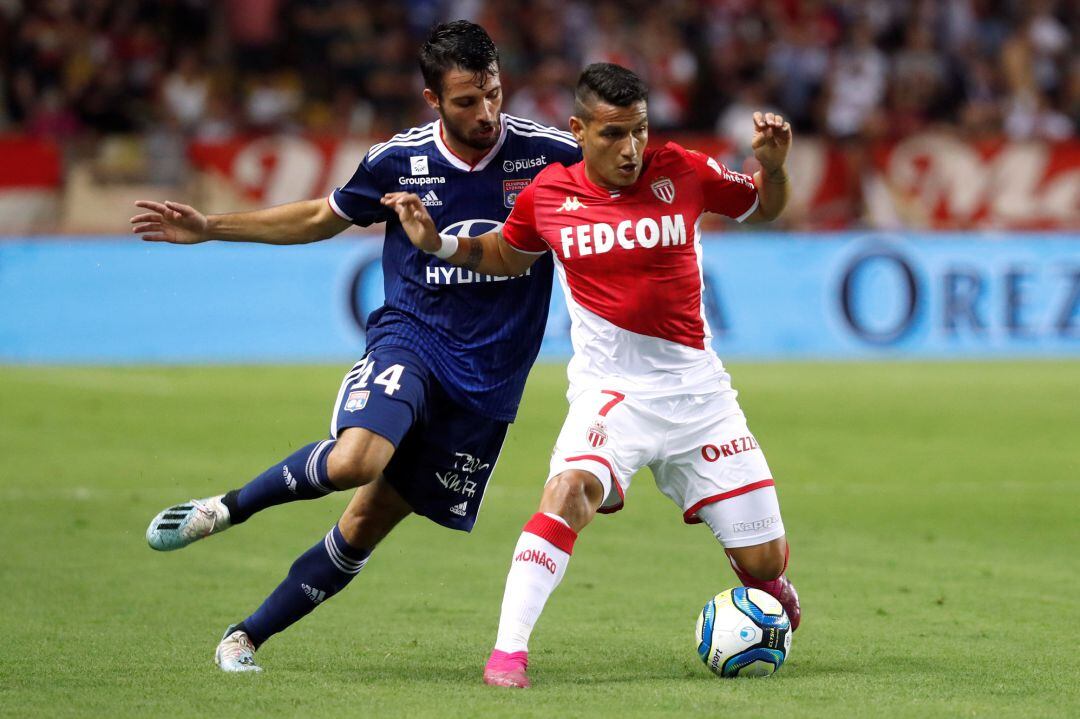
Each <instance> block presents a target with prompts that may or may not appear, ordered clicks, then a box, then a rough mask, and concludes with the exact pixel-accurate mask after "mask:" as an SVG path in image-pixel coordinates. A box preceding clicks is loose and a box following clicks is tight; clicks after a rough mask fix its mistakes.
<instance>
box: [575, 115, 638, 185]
mask: <svg viewBox="0 0 1080 719" xmlns="http://www.w3.org/2000/svg"><path fill="white" fill-rule="evenodd" d="M590 114H591V116H590V117H589V118H588V119H584V118H578V117H572V118H570V131H571V132H573V133H574V137H576V138H577V141H578V143H579V144H580V145H581V151H582V154H583V155H584V156H585V168H586V170H587V171H588V176H589V179H590V180H592V181H593V182H595V183H597V184H598V185H601V186H603V187H608V188H617V187H628V186H630V185H632V184H634V183H635V182H637V179H638V176H640V175H641V162H642V155H644V153H645V145H646V143H648V141H649V119H648V108H647V106H646V104H645V103H644V102H636V103H634V104H633V105H630V106H628V107H616V106H614V105H609V104H607V103H605V102H597V103H596V104H595V105H593V106H592V108H591V113H590Z"/></svg>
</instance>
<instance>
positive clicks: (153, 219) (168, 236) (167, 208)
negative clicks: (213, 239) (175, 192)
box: [131, 200, 210, 245]
mask: <svg viewBox="0 0 1080 719" xmlns="http://www.w3.org/2000/svg"><path fill="white" fill-rule="evenodd" d="M135 206H136V207H141V208H142V209H144V210H150V212H144V213H143V214H141V215H135V216H134V217H132V218H131V231H132V232H133V233H135V234H136V235H142V238H143V239H144V240H146V241H148V242H172V243H174V244H177V245H194V244H196V243H198V242H206V240H208V239H210V238H209V237H207V234H206V227H207V220H206V215H204V214H203V213H201V212H199V211H198V210H196V209H195V208H194V207H190V206H188V205H182V204H180V203H179V202H151V201H149V200H139V201H138V202H136V203H135Z"/></svg>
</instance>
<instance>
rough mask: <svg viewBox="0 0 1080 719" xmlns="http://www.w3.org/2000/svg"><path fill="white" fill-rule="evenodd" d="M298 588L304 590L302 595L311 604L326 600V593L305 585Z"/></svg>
mask: <svg viewBox="0 0 1080 719" xmlns="http://www.w3.org/2000/svg"><path fill="white" fill-rule="evenodd" d="M300 588H301V589H303V590H304V594H306V595H307V598H308V599H310V600H311V603H312V604H319V603H321V602H322V600H324V599H326V592H324V591H323V590H321V589H316V588H315V587H311V586H308V585H307V584H301V585H300Z"/></svg>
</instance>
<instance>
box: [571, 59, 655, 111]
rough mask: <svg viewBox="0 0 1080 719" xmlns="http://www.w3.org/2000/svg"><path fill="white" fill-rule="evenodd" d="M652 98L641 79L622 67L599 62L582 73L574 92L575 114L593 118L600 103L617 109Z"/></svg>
mask: <svg viewBox="0 0 1080 719" xmlns="http://www.w3.org/2000/svg"><path fill="white" fill-rule="evenodd" d="M648 99H649V88H648V87H646V85H645V83H644V82H643V81H642V79H641V78H640V77H638V76H637V75H635V74H634V73H633V72H632V71H630V70H627V69H626V68H625V67H622V66H621V65H615V64H613V63H610V62H596V63H593V64H592V65H589V66H588V67H587V68H585V69H584V70H582V72H581V75H580V76H579V77H578V81H577V88H576V89H575V90H574V114H575V115H576V116H578V117H582V118H589V117H591V116H592V111H591V107H592V106H593V105H595V104H596V101H597V100H601V101H603V102H606V103H607V104H609V105H614V106H615V107H629V106H630V105H633V104H634V103H635V102H643V101H647V100H648Z"/></svg>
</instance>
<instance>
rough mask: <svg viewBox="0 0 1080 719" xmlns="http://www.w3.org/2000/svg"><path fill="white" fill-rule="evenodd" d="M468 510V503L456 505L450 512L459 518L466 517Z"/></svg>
mask: <svg viewBox="0 0 1080 719" xmlns="http://www.w3.org/2000/svg"><path fill="white" fill-rule="evenodd" d="M468 508H469V503H468V502H462V503H461V504H455V505H454V506H453V507H451V508H450V511H451V512H453V513H454V514H456V515H457V516H459V517H464V516H465V513H466V512H467V511H468Z"/></svg>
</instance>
